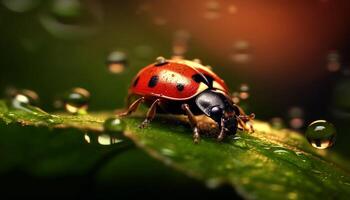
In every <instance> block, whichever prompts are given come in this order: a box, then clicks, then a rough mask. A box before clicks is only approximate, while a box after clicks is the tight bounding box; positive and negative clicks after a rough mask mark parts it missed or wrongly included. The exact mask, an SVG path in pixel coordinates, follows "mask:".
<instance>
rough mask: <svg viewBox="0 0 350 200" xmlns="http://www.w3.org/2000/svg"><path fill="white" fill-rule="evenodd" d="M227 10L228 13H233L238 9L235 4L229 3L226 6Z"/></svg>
mask: <svg viewBox="0 0 350 200" xmlns="http://www.w3.org/2000/svg"><path fill="white" fill-rule="evenodd" d="M227 11H228V13H229V14H231V15H234V14H236V13H237V11H238V9H237V7H236V6H235V5H233V4H231V5H229V6H228V7H227Z"/></svg>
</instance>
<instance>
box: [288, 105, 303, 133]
mask: <svg viewBox="0 0 350 200" xmlns="http://www.w3.org/2000/svg"><path fill="white" fill-rule="evenodd" d="M288 118H289V126H290V127H291V128H293V129H300V128H302V127H303V126H304V110H303V109H302V108H300V107H297V106H294V107H291V108H290V109H289V110H288Z"/></svg>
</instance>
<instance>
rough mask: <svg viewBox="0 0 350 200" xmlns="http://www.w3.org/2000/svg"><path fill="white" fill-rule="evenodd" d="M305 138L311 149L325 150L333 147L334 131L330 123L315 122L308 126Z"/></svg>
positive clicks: (323, 121)
mask: <svg viewBox="0 0 350 200" xmlns="http://www.w3.org/2000/svg"><path fill="white" fill-rule="evenodd" d="M305 136H306V139H307V140H308V141H309V143H310V144H311V145H312V146H313V147H315V148H317V149H326V148H329V147H331V146H333V144H334V142H335V138H336V129H335V127H334V125H333V124H332V123H330V122H327V121H325V120H317V121H314V122H312V123H311V124H310V125H309V126H308V128H307V130H306V133H305Z"/></svg>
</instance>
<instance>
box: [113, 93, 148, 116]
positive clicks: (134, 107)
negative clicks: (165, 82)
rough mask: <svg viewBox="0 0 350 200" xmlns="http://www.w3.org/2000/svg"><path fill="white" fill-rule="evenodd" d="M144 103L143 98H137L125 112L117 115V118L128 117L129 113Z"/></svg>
mask: <svg viewBox="0 0 350 200" xmlns="http://www.w3.org/2000/svg"><path fill="white" fill-rule="evenodd" d="M144 101H145V97H141V98H138V99H137V100H136V101H134V102H133V103H132V104H131V105H130V106H129V108H128V110H127V111H125V112H123V113H120V114H118V116H119V117H125V116H128V115H130V114H131V113H133V112H135V111H136V110H137V108H138V107H139V105H140V104H141V103H142V102H144Z"/></svg>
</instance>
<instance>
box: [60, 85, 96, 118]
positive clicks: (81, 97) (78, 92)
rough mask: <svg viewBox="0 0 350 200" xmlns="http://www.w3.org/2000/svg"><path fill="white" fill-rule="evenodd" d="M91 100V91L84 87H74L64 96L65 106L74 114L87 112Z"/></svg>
mask: <svg viewBox="0 0 350 200" xmlns="http://www.w3.org/2000/svg"><path fill="white" fill-rule="evenodd" d="M89 100H90V93H89V91H87V90H85V89H83V88H73V89H72V90H71V91H70V92H69V93H68V94H67V95H66V96H65V97H64V100H63V101H64V107H65V108H66V110H67V111H68V112H69V113H72V114H86V113H87V109H88V103H89Z"/></svg>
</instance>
